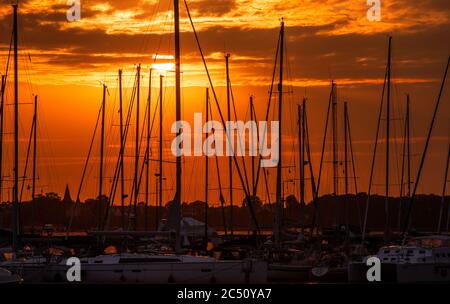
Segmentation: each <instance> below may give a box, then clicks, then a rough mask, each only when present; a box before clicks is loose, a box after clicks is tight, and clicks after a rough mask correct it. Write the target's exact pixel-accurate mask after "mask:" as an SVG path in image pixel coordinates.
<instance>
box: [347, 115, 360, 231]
mask: <svg viewBox="0 0 450 304" xmlns="http://www.w3.org/2000/svg"><path fill="white" fill-rule="evenodd" d="M346 119H347V128H348V141H349V146H350V159H351V162H352V170H353V181H354V187H355V195H358V182H357V179H356V164H355V157H354V154H353V141H352V133H351V127H350V115H349V114H348V113H347V118H346ZM356 208H357V212H358V221H359V226H360V228H361V227H362V219H361V209H360V206H359V203H358V202H357V204H356Z"/></svg>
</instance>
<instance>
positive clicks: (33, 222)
mask: <svg viewBox="0 0 450 304" xmlns="http://www.w3.org/2000/svg"><path fill="white" fill-rule="evenodd" d="M37 117H38V97H37V95H35V96H34V118H33V126H34V134H33V183H32V187H31V200H32V203H33V206H32V208H31V232H32V233H34V224H35V219H36V200H35V199H36V159H37V157H36V150H37V149H36V144H37Z"/></svg>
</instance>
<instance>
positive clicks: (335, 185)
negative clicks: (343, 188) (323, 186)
mask: <svg viewBox="0 0 450 304" xmlns="http://www.w3.org/2000/svg"><path fill="white" fill-rule="evenodd" d="M331 125H332V141H333V194H334V195H335V196H336V195H338V187H339V185H338V174H339V169H338V160H337V153H338V146H337V93H336V83H335V82H334V81H332V82H331Z"/></svg>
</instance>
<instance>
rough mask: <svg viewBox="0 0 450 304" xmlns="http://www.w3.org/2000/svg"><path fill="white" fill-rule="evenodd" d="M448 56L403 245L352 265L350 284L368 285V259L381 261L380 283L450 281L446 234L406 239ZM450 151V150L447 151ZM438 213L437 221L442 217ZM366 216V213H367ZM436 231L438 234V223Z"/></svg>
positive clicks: (349, 270)
mask: <svg viewBox="0 0 450 304" xmlns="http://www.w3.org/2000/svg"><path fill="white" fill-rule="evenodd" d="M449 64H450V57H449V58H448V61H447V66H446V68H445V73H444V76H443V79H442V83H441V87H440V91H439V95H438V97H437V102H436V105H435V108H434V113H433V118H432V120H431V125H430V127H429V129H428V135H427V139H426V142H425V147H424V151H423V153H422V156H421V161H420V165H419V169H418V173H417V177H416V182H415V184H414V189H413V191H412V194H411V197H410V199H409V204H408V209H407V213H406V216H405V221H404V224H403V232H402V235H401V236H402V242H401V244H399V245H391V246H383V247H381V248H380V249H379V250H378V252H377V254H376V255H374V256H367V257H364V258H363V259H362V261H355V262H351V263H349V265H348V279H349V281H350V282H367V281H368V278H367V271H368V269H369V267H370V266H368V265H367V264H368V260H369V258H372V257H375V258H377V259H378V260H379V262H380V271H381V277H380V279H381V281H382V282H397V283H418V282H426V283H431V282H450V274H449V270H450V236H448V235H440V234H438V235H428V236H422V237H416V238H411V239H409V240H407V231H408V229H409V225H410V221H411V214H412V207H413V205H414V201H415V197H416V191H417V186H418V184H419V181H420V177H421V173H422V169H423V166H424V162H425V159H426V156H427V151H428V145H429V143H430V139H431V135H432V131H433V126H434V123H435V120H436V115H437V112H438V109H439V104H440V101H441V96H442V93H443V90H444V87H445V81H446V79H447V73H448V68H449ZM449 152H450V150H449ZM448 165H449V156H448V155H447V162H446V166H447V167H446V170H445V175H444V186H443V189H444V190H443V194H444V195H445V188H446V183H447V174H448ZM441 214H442V212H441V213H440V218H441ZM366 217H367V213H366ZM440 222H441V219H440V220H439V227H438V232H440V224H441V223H440Z"/></svg>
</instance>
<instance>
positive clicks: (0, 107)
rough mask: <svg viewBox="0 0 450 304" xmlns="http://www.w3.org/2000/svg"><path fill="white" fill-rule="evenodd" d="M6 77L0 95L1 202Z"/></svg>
mask: <svg viewBox="0 0 450 304" xmlns="http://www.w3.org/2000/svg"><path fill="white" fill-rule="evenodd" d="M5 90H6V75H2V84H1V95H0V98H1V100H0V202H1V201H2V185H3V125H4V121H5V118H4V116H5V115H4V106H5V98H4V96H5Z"/></svg>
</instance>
